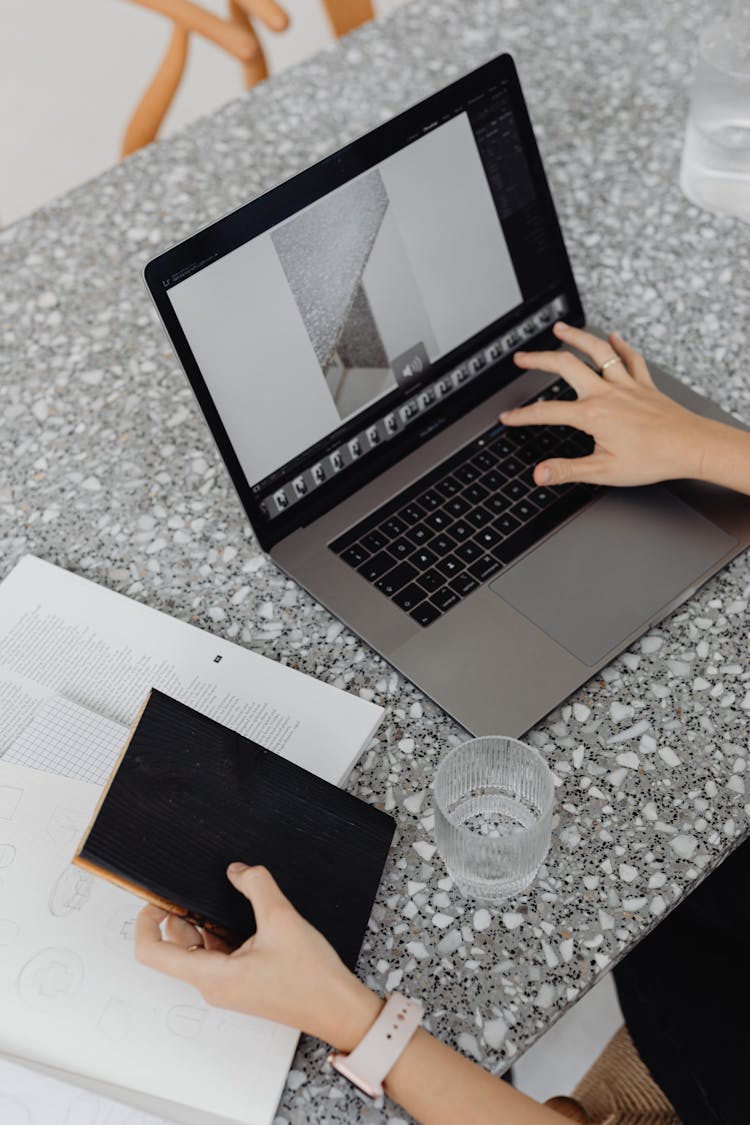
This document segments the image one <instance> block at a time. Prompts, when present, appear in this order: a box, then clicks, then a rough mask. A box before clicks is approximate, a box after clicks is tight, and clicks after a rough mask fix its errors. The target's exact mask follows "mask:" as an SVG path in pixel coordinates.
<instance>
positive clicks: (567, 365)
mask: <svg viewBox="0 0 750 1125" xmlns="http://www.w3.org/2000/svg"><path fill="white" fill-rule="evenodd" d="M513 360H514V362H515V364H516V366H517V367H523V368H525V369H527V370H536V371H549V372H550V373H551V374H552V375H561V376H562V377H563V379H564V380H565V382H566V383H570V385H571V387H572V388H573V390H574V391H575V392H576V394H577V395H578V397H579V398H586V397H587V395H589V394H592V393H596V390H597V389H598V387H599V376H598V375H597V374H596V373H595V372H594V371H592V370H591V368H590V367H587V366H586V364H585V363H583V362H582V361H581V360H580V359H576V357H575V356H574V355H572V354H571V353H570V352H566V351H563V350H562V349H561V350H560V351H559V352H516V354H515V355H514V356H513Z"/></svg>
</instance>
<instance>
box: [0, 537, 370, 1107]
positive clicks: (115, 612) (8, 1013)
mask: <svg viewBox="0 0 750 1125" xmlns="http://www.w3.org/2000/svg"><path fill="white" fill-rule="evenodd" d="M153 687H155V688H157V689H159V690H161V691H163V692H166V693H168V694H170V695H172V696H173V697H175V698H177V699H180V700H182V701H183V702H184V703H186V704H187V705H188V706H192V707H194V708H195V709H196V710H199V711H201V712H202V713H203V714H205V715H209V716H211V717H212V718H215V719H216V720H218V721H219V722H221V723H224V724H227V725H230V726H231V727H233V729H235V730H237V731H239V732H240V733H241V734H243V735H245V736H246V737H248V738H251V739H253V740H254V741H256V742H257V743H259V744H260V745H261V746H264V747H267V748H268V749H270V750H274V751H275V752H276V753H279V754H281V755H283V756H284V757H285V758H288V759H289V760H290V761H292V762H295V763H297V764H298V765H301V766H303V767H304V768H306V769H309V770H310V771H311V772H313V773H316V774H317V775H318V776H320V777H323V778H324V779H326V780H327V781H330V782H333V783H335V784H341V783H342V782H343V781H344V780H345V778H346V777H347V775H348V773H349V771H350V769H351V767H352V765H353V764H354V762H355V761H356V760H357V758H358V757H359V755H360V754H361V752H362V750H363V748H364V747H365V746H366V744H367V743H368V741H369V740H370V738H371V737H372V735H373V733H374V731H375V729H376V727H377V725H378V723H379V721H380V718H381V716H382V711H381V709H380V708H378V707H375V706H374V705H373V704H371V703H368V702H366V701H364V700H362V699H359V698H357V697H355V696H352V695H349V694H348V693H346V692H343V691H340V690H338V689H337V688H334V687H331V686H329V685H326V684H323V683H320V682H319V681H317V680H313V679H312V678H310V677H308V676H305V675H303V674H302V673H300V672H297V671H295V670H294V669H291V668H287V667H284V666H282V665H279V664H277V663H275V662H273V661H270V660H267V659H265V658H264V657H261V656H258V655H257V654H255V653H252V652H249V651H247V650H245V649H243V648H240V647H239V646H237V645H234V644H232V643H231V642H228V641H225V640H222V639H221V638H218V637H214V636H212V635H211V634H209V633H205V632H202V631H201V630H199V629H197V628H195V627H194V626H191V625H188V624H185V623H183V622H180V621H177V620H175V619H173V618H170V617H168V616H167V615H165V614H163V613H159V612H157V611H156V610H152V609H149V608H148V607H146V606H143V605H141V604H139V603H137V602H133V601H131V600H129V599H128V598H126V597H123V596H122V595H119V594H116V593H113V592H112V591H108V590H105V589H103V588H102V587H99V586H97V585H95V584H94V583H92V582H89V581H88V580H86V579H83V578H79V577H76V576H74V575H71V574H69V573H67V572H66V571H64V570H61V569H59V568H57V567H55V566H52V565H50V564H48V563H44V562H42V561H41V560H39V559H36V558H33V557H31V556H27V557H26V558H24V559H23V560H22V561H21V562H20V563H19V564H18V565H17V566H16V567H15V569H14V570H13V571H12V572H11V573H10V575H9V576H8V577H7V578H6V579H5V580H4V581H3V582H2V584H0V714H1V715H2V723H0V881H1V882H2V898H1V899H0V1052H3V1053H6V1054H9V1055H13V1056H19V1057H26V1058H28V1059H30V1060H33V1061H34V1062H35V1063H37V1064H41V1065H46V1066H50V1067H56V1068H60V1069H61V1070H63V1071H69V1072H72V1073H74V1074H76V1075H77V1076H81V1077H82V1078H83V1079H85V1080H86V1081H87V1082H90V1083H94V1084H99V1086H101V1084H102V1083H105V1084H110V1086H111V1087H112V1088H114V1087H118V1088H121V1089H122V1092H123V1097H124V1100H131V1101H134V1102H135V1101H137V1103H138V1104H139V1105H142V1106H144V1108H148V1105H149V1104H154V1105H156V1104H158V1105H159V1111H158V1112H159V1113H160V1115H161V1116H163V1117H168V1118H170V1119H171V1120H174V1121H179V1122H189V1123H190V1125H194V1123H195V1122H197V1121H200V1122H201V1125H203V1123H204V1122H206V1123H207V1122H212V1123H213V1122H219V1121H221V1122H241V1123H242V1125H269V1123H270V1122H271V1121H272V1119H273V1116H274V1112H275V1108H276V1105H277V1103H278V1099H279V1097H280V1094H281V1091H282V1090H283V1087H284V1084H285V1081H286V1075H287V1072H288V1069H289V1066H290V1064H291V1061H292V1058H293V1055H294V1051H295V1047H296V1043H297V1038H298V1035H297V1032H296V1031H294V1030H292V1029H290V1028H285V1027H281V1026H280V1025H275V1024H269V1023H266V1022H264V1021H259V1020H250V1019H249V1018H248V1017H243V1016H239V1015H237V1014H236V1013H231V1012H222V1011H219V1010H216V1009H211V1008H208V1007H207V1005H205V1004H204V1003H203V1001H202V999H201V997H200V995H199V994H198V993H197V992H195V991H194V990H193V989H191V988H189V987H188V986H186V985H183V984H181V983H180V982H178V981H173V980H170V979H168V978H166V977H162V976H161V975H159V974H156V973H154V972H152V971H151V970H148V969H145V968H144V967H143V966H139V965H138V964H137V963H136V962H135V960H134V958H133V949H132V930H133V921H134V918H135V915H136V913H137V911H138V909H139V908H140V906H141V905H142V903H141V901H140V900H139V899H137V898H135V897H134V896H133V895H130V894H127V893H126V892H125V891H122V890H119V889H117V888H114V887H110V886H107V885H106V884H104V883H101V882H100V881H99V880H94V879H93V878H92V877H91V876H90V875H88V874H87V873H86V872H83V871H79V870H77V869H76V868H74V867H71V866H69V864H70V861H71V859H72V856H73V853H74V851H75V848H76V845H77V844H78V842H79V840H80V838H81V836H82V834H83V831H84V829H85V828H86V825H87V824H88V823H89V821H90V819H91V816H92V813H93V811H94V808H95V806H96V804H97V801H98V799H99V796H100V793H101V789H102V786H103V785H104V783H105V781H106V779H107V778H108V776H109V774H110V773H111V771H112V768H113V765H114V764H115V762H116V761H117V757H118V755H119V753H120V751H121V749H122V746H123V744H124V742H125V741H126V739H127V735H128V729H129V726H130V724H131V722H132V720H133V718H134V716H135V715H136V713H137V711H138V709H139V707H140V706H141V704H142V702H143V699H144V698H145V696H146V694H147V693H148V691H149V690H150V689H151V688H153ZM129 1091H138V1092H139V1094H138V1097H137V1098H136V1097H133V1098H130V1093H129ZM141 1092H142V1093H143V1094H145V1095H146V1097H145V1100H144V1098H143V1097H142V1096H141ZM116 1096H119V1094H116ZM155 1099H158V1103H157V1102H156V1100H155Z"/></svg>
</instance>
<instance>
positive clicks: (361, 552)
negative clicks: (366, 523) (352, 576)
mask: <svg viewBox="0 0 750 1125" xmlns="http://www.w3.org/2000/svg"><path fill="white" fill-rule="evenodd" d="M369 553H370V552H369V551H367V550H365V548H364V547H363V546H362V544H361V543H355V544H354V546H353V547H347V548H346V550H345V551H344V553H343V554H342V556H341V558H342V559H343V560H344V562H345V563H349V566H353V567H355V568H356V567H358V566H361V565H362V563H363V562H364V561H365V559H366V558H367V557H368V556H369Z"/></svg>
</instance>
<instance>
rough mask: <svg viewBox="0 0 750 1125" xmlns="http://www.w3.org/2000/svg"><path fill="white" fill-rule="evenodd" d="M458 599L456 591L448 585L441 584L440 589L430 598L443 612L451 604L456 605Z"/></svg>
mask: <svg viewBox="0 0 750 1125" xmlns="http://www.w3.org/2000/svg"><path fill="white" fill-rule="evenodd" d="M460 600H461V599H460V598H459V596H458V594H457V593H456V591H455V590H451V588H450V586H443V588H442V590H438V592H437V593H436V594H433V595H432V598H431V601H433V602H434V603H435V605H436V606H437V607H438V609H439V610H440V611H441V612H442V613H445V611H446V610H447V609H450V608H451V606H454V605H457V604H458V602H460Z"/></svg>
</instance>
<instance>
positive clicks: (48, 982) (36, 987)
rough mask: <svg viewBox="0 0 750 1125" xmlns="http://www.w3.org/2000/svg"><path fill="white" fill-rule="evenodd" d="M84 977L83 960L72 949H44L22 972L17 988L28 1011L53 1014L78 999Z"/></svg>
mask: <svg viewBox="0 0 750 1125" xmlns="http://www.w3.org/2000/svg"><path fill="white" fill-rule="evenodd" d="M83 976H84V967H83V961H82V960H81V958H80V957H79V956H78V954H77V953H74V952H73V951H72V950H71V949H55V948H50V949H42V950H40V952H39V953H37V954H35V956H34V957H32V958H31V960H30V961H27V962H26V964H25V965H24V967H23V968H22V969H21V972H20V973H19V974H18V980H17V982H16V987H17V989H18V995H19V996H20V998H21V1000H22V1001H23V1002H24V1004H26V1005H28V1007H29V1008H33V1009H34V1010H35V1011H37V1012H52V1011H54V1010H55V1009H56V1008H60V1007H62V1006H63V1005H64V1004H66V1003H67V1001H68V1000H70V999H71V998H72V997H73V996H75V994H76V993H77V992H78V989H79V988H80V987H81V985H82V983H83Z"/></svg>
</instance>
